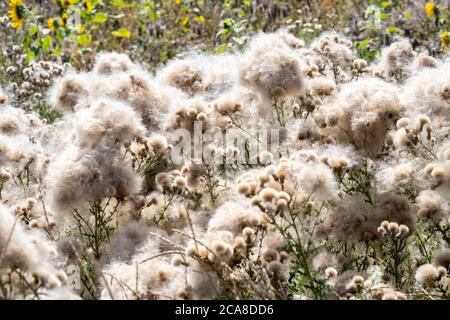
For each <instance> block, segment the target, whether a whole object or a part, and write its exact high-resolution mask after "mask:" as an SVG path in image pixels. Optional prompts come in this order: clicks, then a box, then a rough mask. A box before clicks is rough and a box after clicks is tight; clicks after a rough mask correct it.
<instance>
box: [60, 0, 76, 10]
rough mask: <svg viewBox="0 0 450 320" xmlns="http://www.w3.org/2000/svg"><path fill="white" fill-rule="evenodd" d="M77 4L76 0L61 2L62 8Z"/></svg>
mask: <svg viewBox="0 0 450 320" xmlns="http://www.w3.org/2000/svg"><path fill="white" fill-rule="evenodd" d="M74 2H75V0H59V4H60V5H61V7H63V8H68V7H70V6H71V5H73V4H74Z"/></svg>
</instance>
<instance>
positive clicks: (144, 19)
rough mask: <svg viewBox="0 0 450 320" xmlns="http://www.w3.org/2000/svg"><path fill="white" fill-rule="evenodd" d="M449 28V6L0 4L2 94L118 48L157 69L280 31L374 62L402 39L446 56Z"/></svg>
mask: <svg viewBox="0 0 450 320" xmlns="http://www.w3.org/2000/svg"><path fill="white" fill-rule="evenodd" d="M449 24H450V16H449V1H448V0H447V1H434V2H430V1H421V0H419V1H418V0H404V1H399V0H394V1H367V0H323V1H313V0H304V1H278V0H225V1H216V0H167V1H159V0H136V1H131V0H2V1H1V2H0V28H1V29H0V41H1V47H2V49H1V50H0V86H2V87H3V88H5V87H7V86H8V85H9V84H10V82H11V81H12V80H13V81H15V82H16V84H17V85H19V86H20V83H21V81H22V80H23V79H21V77H20V71H21V70H23V69H24V68H25V67H26V66H27V65H29V64H30V63H32V62H33V61H40V60H45V61H57V62H59V63H70V64H71V65H72V66H74V67H75V68H77V69H78V70H86V69H89V68H90V67H91V66H92V63H93V61H94V58H95V55H96V53H97V52H100V51H102V50H108V51H110V50H115V51H118V52H123V53H126V54H128V55H130V56H131V57H132V59H133V60H134V61H136V62H139V63H141V64H143V65H145V66H146V67H147V68H149V69H151V70H154V68H155V67H157V66H158V65H160V64H161V63H165V62H166V61H167V60H168V59H171V58H172V57H174V56H176V55H177V54H180V53H183V52H186V51H190V52H192V51H194V52H210V53H215V54H222V53H224V52H227V51H229V50H241V49H242V48H243V47H244V46H245V44H246V41H247V39H248V38H249V36H250V35H251V34H254V33H256V32H259V31H265V32H268V31H273V30H276V29H279V28H287V29H288V30H289V31H290V32H292V33H293V34H295V35H296V36H298V37H301V38H303V39H304V40H305V42H306V43H308V41H310V40H311V39H313V38H315V37H317V35H319V34H320V33H322V32H323V31H326V30H335V31H337V32H339V33H341V34H343V35H344V36H346V37H347V38H349V39H350V40H351V41H352V42H353V43H354V47H355V48H356V50H357V52H358V54H359V56H360V57H362V58H364V59H366V60H368V61H372V60H374V59H376V57H377V56H378V55H379V53H380V49H381V48H382V47H384V46H385V45H388V44H389V43H391V42H392V40H393V39H395V38H396V37H408V38H409V39H411V41H412V44H413V46H414V47H415V48H418V47H423V48H424V49H426V50H428V51H429V52H430V53H431V54H433V55H443V54H445V53H446V52H447V50H448V46H449V43H450V40H449V31H450V30H449V29H450V28H449ZM10 66H14V67H15V68H17V70H16V72H15V73H14V74H16V76H15V77H11V74H10V77H8V75H7V71H6V70H7V68H8V67H10Z"/></svg>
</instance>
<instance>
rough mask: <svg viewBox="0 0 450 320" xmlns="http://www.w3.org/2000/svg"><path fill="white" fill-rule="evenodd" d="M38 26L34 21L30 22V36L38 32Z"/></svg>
mask: <svg viewBox="0 0 450 320" xmlns="http://www.w3.org/2000/svg"><path fill="white" fill-rule="evenodd" d="M38 31H39V28H38V26H37V25H35V24H34V23H32V24H30V29H29V33H30V36H34V35H35V34H36V33H38Z"/></svg>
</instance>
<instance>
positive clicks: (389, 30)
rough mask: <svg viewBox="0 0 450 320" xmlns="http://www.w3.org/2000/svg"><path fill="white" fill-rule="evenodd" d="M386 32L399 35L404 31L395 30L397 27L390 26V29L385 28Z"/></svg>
mask: <svg viewBox="0 0 450 320" xmlns="http://www.w3.org/2000/svg"><path fill="white" fill-rule="evenodd" d="M386 30H387V32H389V33H400V34H402V33H403V32H404V31H403V30H401V29H399V28H397V27H393V26H391V27H387V29H386Z"/></svg>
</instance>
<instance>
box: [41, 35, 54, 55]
mask: <svg viewBox="0 0 450 320" xmlns="http://www.w3.org/2000/svg"><path fill="white" fill-rule="evenodd" d="M52 41H53V39H52V37H51V36H49V35H48V36H46V37H45V38H44V40H43V41H42V49H44V51H48V50H49V49H50V47H51V45H52Z"/></svg>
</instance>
